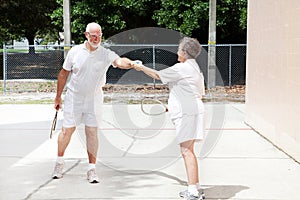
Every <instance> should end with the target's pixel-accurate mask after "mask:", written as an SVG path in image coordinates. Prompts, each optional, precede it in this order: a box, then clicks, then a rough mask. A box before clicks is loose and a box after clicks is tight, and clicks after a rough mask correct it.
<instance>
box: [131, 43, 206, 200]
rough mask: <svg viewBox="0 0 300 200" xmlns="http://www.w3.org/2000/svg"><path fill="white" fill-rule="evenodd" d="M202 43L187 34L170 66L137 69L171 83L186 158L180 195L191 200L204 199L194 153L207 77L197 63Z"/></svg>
mask: <svg viewBox="0 0 300 200" xmlns="http://www.w3.org/2000/svg"><path fill="white" fill-rule="evenodd" d="M200 52H201V45H200V43H199V42H198V40H196V39H194V38H189V37H184V38H182V39H181V40H180V42H179V46H178V52H177V55H178V61H179V62H180V63H177V64H175V65H173V66H171V67H168V68H166V69H164V70H160V71H156V70H153V69H150V68H148V67H145V66H144V65H142V64H135V65H134V68H135V69H136V70H138V71H143V72H144V73H145V74H147V75H148V76H150V77H152V78H155V79H157V80H161V81H162V82H163V83H164V84H168V85H169V89H170V95H169V99H168V110H169V113H170V117H171V120H172V122H173V124H174V125H175V129H176V139H177V141H178V144H179V145H180V149H181V154H182V157H183V159H184V163H185V168H186V173H187V178H188V188H187V190H185V191H183V192H180V193H179V195H180V196H181V197H184V198H185V199H188V200H194V199H202V195H203V193H202V195H200V194H199V190H200V184H199V177H198V162H197V158H196V156H195V153H194V143H195V142H197V141H201V140H203V137H204V128H203V115H204V106H203V103H202V100H201V99H202V95H204V91H205V90H204V78H203V74H202V73H201V71H200V68H199V66H198V64H197V62H196V60H195V59H196V58H197V56H198V55H199V54H200Z"/></svg>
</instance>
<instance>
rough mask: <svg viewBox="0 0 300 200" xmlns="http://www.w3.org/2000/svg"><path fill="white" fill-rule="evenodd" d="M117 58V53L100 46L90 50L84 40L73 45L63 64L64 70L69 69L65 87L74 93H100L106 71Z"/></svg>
mask: <svg viewBox="0 0 300 200" xmlns="http://www.w3.org/2000/svg"><path fill="white" fill-rule="evenodd" d="M117 58H119V55H117V54H116V53H115V52H113V51H111V50H109V49H106V48H104V47H102V46H99V47H98V48H97V49H96V50H95V51H93V52H90V51H89V50H88V49H87V48H86V41H85V42H84V43H83V44H80V45H76V46H74V47H73V48H71V50H70V51H69V52H68V55H67V57H66V59H65V62H64V64H63V68H64V69H65V70H67V71H71V77H70V80H69V82H68V83H67V89H68V90H70V91H71V92H72V93H73V94H75V95H76V94H77V95H82V96H89V95H92V96H94V95H95V94H97V93H102V87H103V86H104V84H105V82H106V72H107V70H108V68H109V66H110V65H112V63H113V62H114V61H115V60H116V59H117Z"/></svg>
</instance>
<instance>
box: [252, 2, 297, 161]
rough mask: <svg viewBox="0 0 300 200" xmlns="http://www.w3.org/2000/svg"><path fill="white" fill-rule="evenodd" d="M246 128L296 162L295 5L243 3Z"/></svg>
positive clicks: (284, 3)
mask: <svg viewBox="0 0 300 200" xmlns="http://www.w3.org/2000/svg"><path fill="white" fill-rule="evenodd" d="M247 35H248V38H247V75H246V123H248V124H249V125H250V126H252V127H253V128H254V129H256V130H257V131H258V132H259V133H260V134H262V135H263V136H265V137H266V138H267V139H269V140H270V141H271V142H273V143H274V144H275V145H276V146H278V147H279V148H281V149H283V150H284V151H285V152H286V153H287V154H289V155H290V156H292V157H293V158H295V159H296V160H298V161H300V79H299V78H300V1H299V0H284V1H283V0H260V1H258V0H248V33H247Z"/></svg>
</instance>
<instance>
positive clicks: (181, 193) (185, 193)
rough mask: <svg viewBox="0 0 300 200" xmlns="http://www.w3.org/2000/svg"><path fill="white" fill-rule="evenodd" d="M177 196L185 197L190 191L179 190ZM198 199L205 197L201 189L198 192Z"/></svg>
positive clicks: (201, 199)
mask: <svg viewBox="0 0 300 200" xmlns="http://www.w3.org/2000/svg"><path fill="white" fill-rule="evenodd" d="M179 196H180V197H182V198H187V197H189V196H190V193H189V192H188V190H184V191H182V192H179ZM198 199H199V200H203V199H205V194H204V191H203V190H202V191H201V193H200V192H199V194H198Z"/></svg>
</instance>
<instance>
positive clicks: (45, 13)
mask: <svg viewBox="0 0 300 200" xmlns="http://www.w3.org/2000/svg"><path fill="white" fill-rule="evenodd" d="M56 6H57V5H56V2H55V0H46V1H44V0H19V1H15V0H6V1H5V2H3V3H1V4H0V13H1V15H0V19H1V29H3V30H4V31H5V33H6V34H5V36H3V37H2V35H1V40H2V41H3V40H4V41H7V40H12V39H18V38H22V37H25V38H27V39H28V41H29V44H33V43H34V38H35V36H36V35H37V34H38V33H39V34H44V33H49V32H51V33H53V34H54V33H55V27H53V26H52V27H51V26H50V25H51V23H50V22H51V21H50V17H49V14H50V13H52V11H53V10H54V9H55V8H56Z"/></svg>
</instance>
